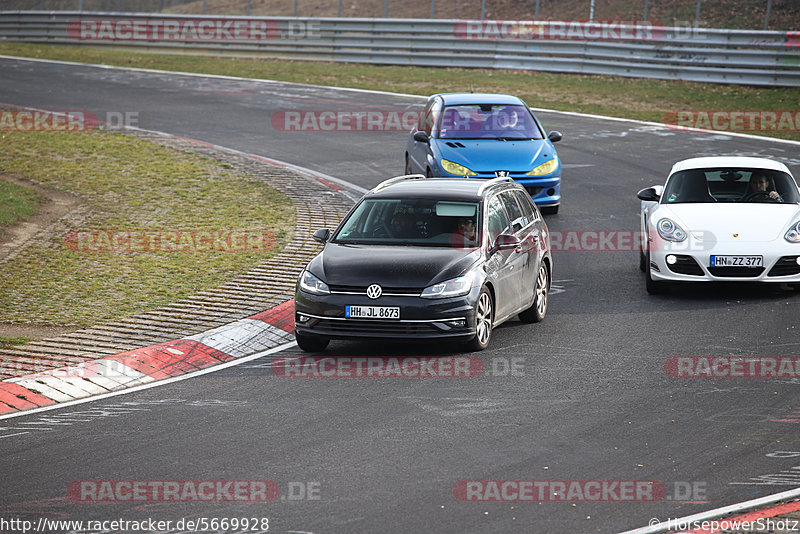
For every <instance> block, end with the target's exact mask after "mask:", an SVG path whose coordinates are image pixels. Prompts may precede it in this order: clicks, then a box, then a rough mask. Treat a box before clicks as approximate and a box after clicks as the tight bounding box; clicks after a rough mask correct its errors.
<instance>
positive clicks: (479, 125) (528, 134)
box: [437, 104, 543, 141]
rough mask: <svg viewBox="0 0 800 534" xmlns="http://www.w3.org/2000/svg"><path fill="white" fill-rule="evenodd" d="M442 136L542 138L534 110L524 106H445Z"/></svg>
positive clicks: (440, 134) (440, 121) (441, 126)
mask: <svg viewBox="0 0 800 534" xmlns="http://www.w3.org/2000/svg"><path fill="white" fill-rule="evenodd" d="M437 137H439V138H440V139H500V140H504V141H511V140H518V139H542V138H543V135H542V132H541V130H540V129H539V126H538V124H536V121H535V120H534V119H533V116H532V115H531V112H530V111H529V110H528V108H526V107H525V106H522V105H506V104H469V105H467V104H463V105H457V106H446V107H445V108H444V110H443V111H442V115H441V119H440V120H439V130H438V135H437Z"/></svg>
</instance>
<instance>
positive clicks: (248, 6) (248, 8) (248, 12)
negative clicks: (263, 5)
mask: <svg viewBox="0 0 800 534" xmlns="http://www.w3.org/2000/svg"><path fill="white" fill-rule="evenodd" d="M247 16H248V17H249V16H250V0H247Z"/></svg>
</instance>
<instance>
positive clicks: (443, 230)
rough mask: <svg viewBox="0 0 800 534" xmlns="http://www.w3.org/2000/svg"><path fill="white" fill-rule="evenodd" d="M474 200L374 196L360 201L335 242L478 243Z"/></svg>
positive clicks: (468, 246)
mask: <svg viewBox="0 0 800 534" xmlns="http://www.w3.org/2000/svg"><path fill="white" fill-rule="evenodd" d="M478 206H479V204H478V203H477V202H457V201H450V200H436V199H424V198H403V199H392V198H376V199H367V200H364V201H362V202H361V204H359V205H358V207H357V208H356V209H355V211H353V213H352V214H351V215H350V217H348V218H347V220H346V221H344V223H343V224H342V226H341V229H340V230H339V232H338V233H337V234H336V236H335V237H334V242H336V243H343V244H358V245H368V244H375V245H413V246H434V247H458V248H461V247H465V248H472V247H476V246H478V237H479V235H480V233H479V230H478V228H479V225H480V224H481V221H480V217H479V213H480V210H479V209H478Z"/></svg>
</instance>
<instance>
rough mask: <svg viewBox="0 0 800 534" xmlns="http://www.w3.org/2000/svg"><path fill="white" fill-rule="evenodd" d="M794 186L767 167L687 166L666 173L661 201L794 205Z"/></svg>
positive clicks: (799, 199)
mask: <svg viewBox="0 0 800 534" xmlns="http://www.w3.org/2000/svg"><path fill="white" fill-rule="evenodd" d="M799 201H800V198H798V192H797V185H796V184H795V182H794V180H793V179H792V177H791V176H790V175H788V174H786V173H784V172H780V171H773V170H767V169H739V168H719V169H689V170H685V171H679V172H676V173H675V174H673V175H672V176H670V178H669V180H668V181H667V185H666V187H665V189H664V194H663V195H661V203H662V204H686V203H714V202H747V203H756V202H758V203H761V202H764V203H776V204H777V203H780V204H797V203H798V202H799Z"/></svg>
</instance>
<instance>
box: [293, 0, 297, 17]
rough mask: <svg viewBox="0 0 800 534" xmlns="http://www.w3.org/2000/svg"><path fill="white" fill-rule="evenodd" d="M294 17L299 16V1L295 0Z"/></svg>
mask: <svg viewBox="0 0 800 534" xmlns="http://www.w3.org/2000/svg"><path fill="white" fill-rule="evenodd" d="M294 16H295V17H296V16H297V0H294Z"/></svg>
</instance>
